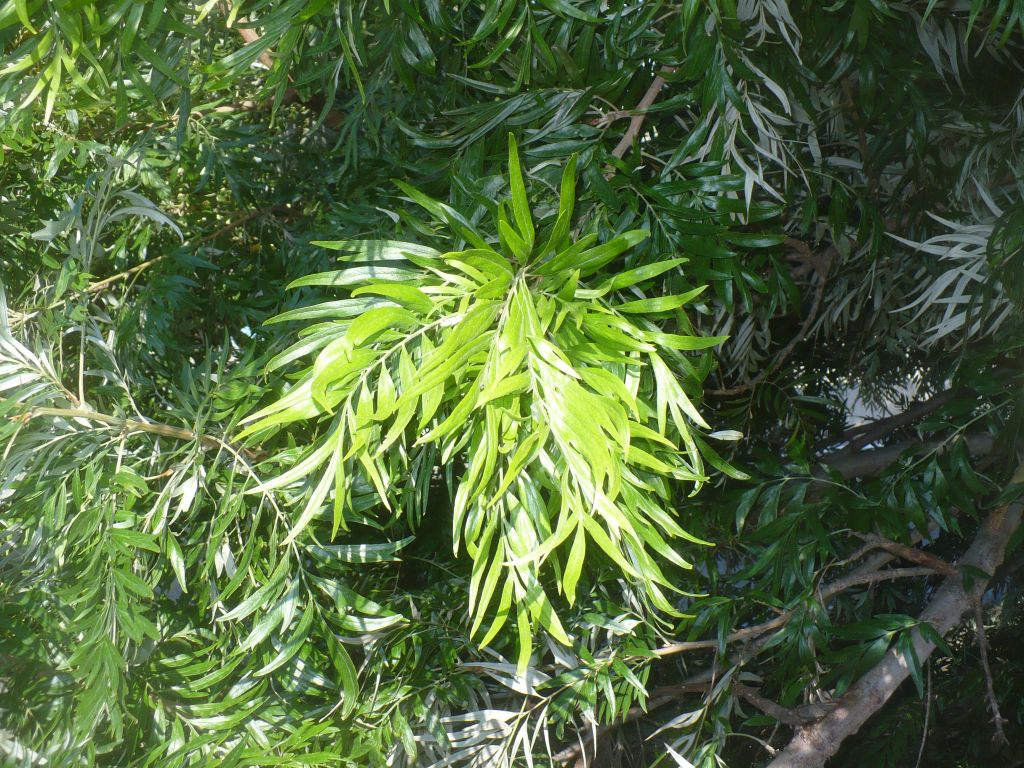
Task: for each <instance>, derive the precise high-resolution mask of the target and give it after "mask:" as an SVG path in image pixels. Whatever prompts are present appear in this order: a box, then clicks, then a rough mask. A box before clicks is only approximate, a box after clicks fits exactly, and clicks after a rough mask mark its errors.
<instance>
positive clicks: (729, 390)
mask: <svg viewBox="0 0 1024 768" xmlns="http://www.w3.org/2000/svg"><path fill="white" fill-rule="evenodd" d="M787 243H789V244H795V243H799V246H795V245H794V247H802V248H804V249H807V251H808V254H810V249H809V248H808V247H807V244H806V243H804V242H803V241H801V240H793V239H792V238H790V239H789V240H787ZM836 255H837V251H836V250H835V247H834V246H829V247H828V249H827V250H826V251H825V252H824V253H822V254H821V255H820V256H817V257H815V256H811V255H808V258H809V259H810V260H811V263H813V264H814V276H815V277H814V279H815V282H816V283H817V287H816V289H815V291H814V300H813V302H812V303H811V308H810V310H809V311H808V312H807V317H806V318H804V322H803V324H802V325H801V326H800V330H799V331H798V332H797V334H796V336H794V337H793V338H792V339H790V340H789V343H788V344H787V345H786V346H785V347H783V348H782V350H781V351H780V352H779V354H778V355H776V356H775V360H774V361H773V362H772V364H771V365H769V366H768V367H767V368H764V369H763V370H762V371H761V372H760V373H759V374H757V376H755V377H754V378H752V379H751V380H750V381H747V382H744V383H743V384H737V385H736V386H735V387H725V388H723V389H707V390H704V391H705V393H706V394H709V395H715V396H716V397H728V396H730V395H739V394H742V393H743V392H748V391H750V390H751V389H753V388H754V387H756V386H757V385H758V384H760V383H761V382H762V381H764V380H765V379H766V378H768V377H769V376H770V375H771V374H773V373H774V372H775V371H777V370H778V369H779V366H781V365H782V364H783V363H784V362H785V361H786V358H787V357H789V356H790V354H791V353H792V352H793V350H794V349H796V347H797V345H798V344H799V343H800V342H801V341H803V340H804V338H805V337H806V336H807V333H808V332H809V331H810V330H811V326H812V325H813V324H814V321H815V320H816V319H817V318H818V311H819V310H820V309H821V302H822V300H823V299H824V298H825V282H826V279H827V278H828V271H829V268H830V267H831V265H832V261H833V259H834V258H835V256H836Z"/></svg>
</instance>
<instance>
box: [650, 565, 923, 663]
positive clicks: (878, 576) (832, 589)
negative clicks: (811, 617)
mask: <svg viewBox="0 0 1024 768" xmlns="http://www.w3.org/2000/svg"><path fill="white" fill-rule="evenodd" d="M934 573H935V569H934V568H926V567H918V568H891V569H889V570H886V571H877V572H875V573H858V574H850V575H848V576H843V577H841V578H839V579H836V580H835V581H833V582H830V583H829V584H827V585H825V586H824V587H822V588H821V589H819V590H818V594H819V596H820V600H821V602H822V603H827V602H828V601H829V600H831V599H832V598H834V597H836V596H838V595H839V594H841V593H842V592H845V591H846V590H848V589H852V588H853V587H858V586H862V585H864V584H874V583H876V582H879V581H891V580H893V579H908V578H917V577H920V576H932V575H933V574H934ZM795 613H796V611H795V610H789V611H786V612H784V613H782V614H781V615H779V616H776V617H775V618H774V619H771V620H770V621H766V622H763V623H761V624H755V625H754V626H752V627H744V628H743V629H737V630H736V631H735V632H730V633H729V634H728V635H726V636H725V640H724V641H721V640H689V641H684V642H678V643H669V644H668V645H663V646H662V647H661V648H658V649H656V650H655V651H654V653H655V654H656V655H658V656H659V657H662V658H664V657H665V656H672V655H674V654H677V653H687V652H689V651H704V650H713V649H715V648H718V647H720V646H722V645H729V644H731V643H735V642H737V641H742V640H748V639H751V638H756V637H759V636H761V635H764V634H767V633H768V632H771V631H773V630H776V629H778V628H779V627H781V626H784V625H785V624H786V623H787V622H788V621H789V620H790V619H792V618H793V615H794V614H795Z"/></svg>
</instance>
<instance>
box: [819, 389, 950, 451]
mask: <svg viewBox="0 0 1024 768" xmlns="http://www.w3.org/2000/svg"><path fill="white" fill-rule="evenodd" d="M963 394H964V392H963V390H956V389H947V390H945V391H944V392H939V393H938V394H937V395H934V396H932V397H930V398H929V399H927V400H924V401H922V402H920V403H914V404H913V405H909V406H907V407H906V408H905V409H903V410H902V411H900V412H899V413H896V414H893V415H892V416H886V417H885V418H882V419H877V420H875V421H872V422H869V423H867V424H859V425H857V426H855V427H850V428H849V429H847V430H846V431H845V432H843V434H842V435H841V436H840V437H839V439H838V440H837V441H836V442H841V443H848V445H847V446H846V447H844V448H843V449H842V450H841V451H838V452H837V453H836V454H835V455H836V456H838V455H841V454H850V453H856V452H857V451H859V450H860V449H861V448H863V447H864V446H865V445H868V444H869V443H873V442H875V441H876V440H879V439H881V438H883V437H885V436H886V435H888V434H890V433H891V432H894V431H895V430H897V429H899V428H900V427H904V426H906V425H907V424H913V423H914V422H915V421H918V420H919V419H923V418H924V417H925V416H928V415H929V414H931V413H933V412H935V411H937V410H938V409H939V408H942V407H943V406H944V405H948V404H949V403H952V402H954V401H956V399H957V398H958V397H960V396H962V395H963Z"/></svg>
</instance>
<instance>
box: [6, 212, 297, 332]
mask: <svg viewBox="0 0 1024 768" xmlns="http://www.w3.org/2000/svg"><path fill="white" fill-rule="evenodd" d="M283 207H284V204H282V203H276V204H274V205H270V206H266V207H264V208H258V209H256V210H255V211H249V212H248V213H244V214H242V215H241V216H238V217H237V218H235V219H232V220H230V221H228V222H227V223H226V224H224V226H222V227H220V228H219V229H216V230H214V231H213V232H210V233H209V234H208V235H203V236H202V237H199V238H197V239H196V240H189V241H187V242H186V243H184V246H187V247H192V248H197V247H198V246H200V245H203V244H205V243H208V242H210V241H211V240H216V239H217V238H219V237H221V236H222V235H226V234H227V233H228V232H231V231H232V230H234V229H238V228H239V227H241V226H244V225H245V224H248V223H249V222H250V221H252V220H253V219H258V218H259V217H261V216H265V215H266V214H268V213H273V212H274V211H276V210H278V209H280V208H283ZM169 257H170V254H167V253H164V254H161V255H160V256H154V257H153V258H152V259H147V260H146V261H143V262H141V263H140V264H136V265H135V266H134V267H129V268H128V269H126V270H124V271H123V272H118V273H117V274H116V275H111V276H110V277H105V278H103V279H102V280H98V281H96V282H95V283H90V284H89V285H87V286H86V287H85V289H84V291H83V293H85V294H90V293H98V292H100V291H102V290H103V289H104V288H107V287H109V286H111V285H113V284H114V283H116V282H118V281H120V280H124V279H126V278H129V277H132V276H133V275H137V274H138V273H140V272H142V271H144V270H146V269H149V268H150V267H152V266H153V265H155V264H159V263H160V262H162V261H164V260H166V259H167V258H169ZM68 301H69V299H60V300H59V301H54V302H52V303H50V304H48V305H46V307H45V309H47V310H50V309H59V308H60V307H63V306H64V305H65V304H67V303H68ZM39 311H40V310H36V311H34V312H27V313H25V314H19V316H18V317H16V318H14V319H12V320H11V322H10V324H11V327H16V326H19V325H22V324H23V323H25V322H27V321H28V320H31V319H32V318H33V317H35V316H36V315H37V314H38V313H39Z"/></svg>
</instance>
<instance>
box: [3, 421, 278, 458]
mask: <svg viewBox="0 0 1024 768" xmlns="http://www.w3.org/2000/svg"><path fill="white" fill-rule="evenodd" d="M41 416H56V417H59V418H62V419H85V420H87V421H94V422H97V423H99V424H106V425H108V426H111V427H119V428H120V429H121V430H122V431H123V432H147V433H149V434H152V435H159V436H161V437H169V438H172V439H174V440H185V441H198V442H199V443H200V444H201V445H202V446H203V447H204V448H215V449H220V448H226V449H227V450H228V451H229V452H230V453H232V454H244V455H245V456H247V457H248V458H249V459H252V460H253V461H258V460H260V459H261V458H262V457H263V453H262V452H261V451H257V450H253V449H250V448H240V447H237V446H233V445H232V444H231V443H229V442H227V441H226V440H224V439H223V438H220V437H215V436H214V435H203V434H199V433H198V432H193V431H191V430H188V429H185V428H183V427H175V426H172V425H170V424H158V423H154V422H151V421H138V420H136V419H126V418H123V417H121V416H112V415H110V414H108V413H100V412H99V411H94V410H92V409H88V408H31V409H29V410H28V411H26V412H25V413H24V414H21V415H20V416H15V417H12V418H21V419H25V420H29V419H34V418H38V417H41Z"/></svg>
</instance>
